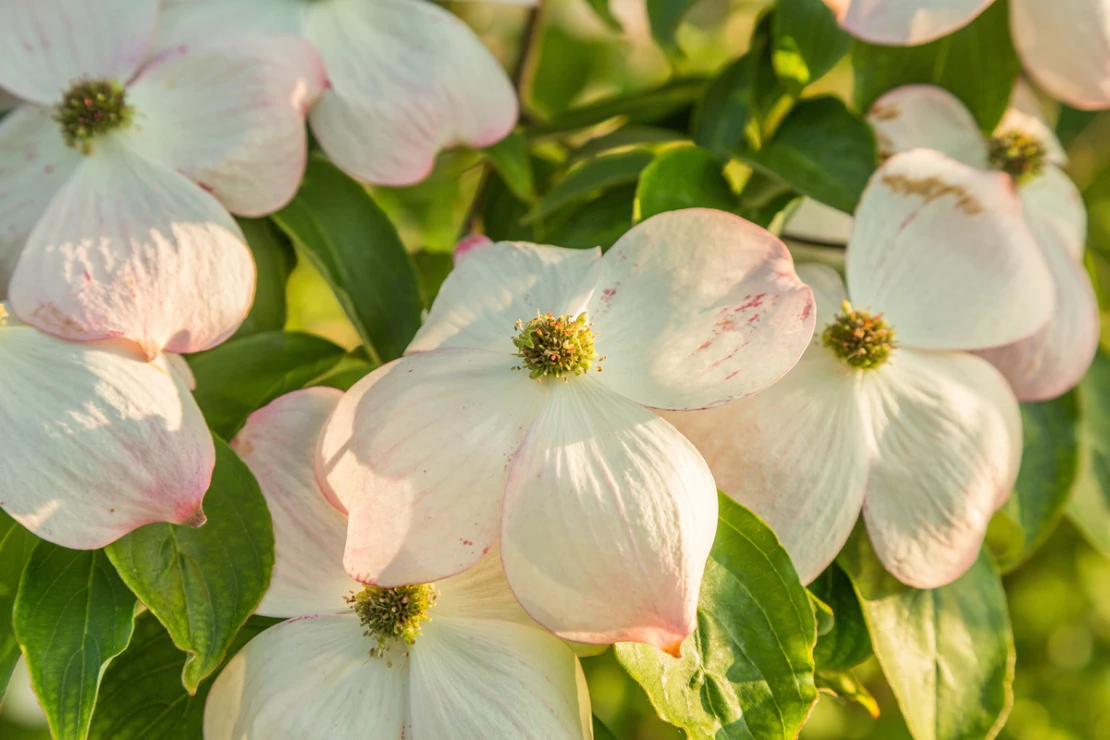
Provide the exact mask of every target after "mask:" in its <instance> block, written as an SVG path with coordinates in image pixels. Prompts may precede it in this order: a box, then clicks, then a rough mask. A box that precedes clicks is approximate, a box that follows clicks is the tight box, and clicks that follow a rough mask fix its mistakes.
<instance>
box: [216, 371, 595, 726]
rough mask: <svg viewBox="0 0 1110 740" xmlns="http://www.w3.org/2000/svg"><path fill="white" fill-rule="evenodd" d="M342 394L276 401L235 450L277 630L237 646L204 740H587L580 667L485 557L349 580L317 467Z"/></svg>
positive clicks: (343, 525)
mask: <svg viewBox="0 0 1110 740" xmlns="http://www.w3.org/2000/svg"><path fill="white" fill-rule="evenodd" d="M341 395H342V394H341V393H340V392H339V391H336V390H333V389H331V388H311V389H307V390H302V391H295V392H293V393H290V394H288V395H286V396H282V397H281V398H279V399H277V400H276V401H274V402H273V403H271V404H270V405H268V406H266V407H265V408H262V409H260V410H259V411H256V412H255V413H254V414H252V415H251V417H250V418H249V419H248V420H247V423H246V425H245V426H244V427H243V429H242V431H240V432H239V434H238V435H237V436H236V438H235V440H234V441H233V442H232V446H233V447H234V448H235V449H236V450H237V451H238V452H239V454H240V456H241V457H242V459H243V461H244V462H245V463H246V464H247V465H248V466H249V467H250V469H251V470H252V471H253V472H254V474H255V476H256V477H257V479H258V482H259V485H260V486H261V488H262V494H263V495H264V496H265V497H266V503H267V505H268V507H269V509H270V514H271V516H272V518H273V523H274V551H275V552H274V555H275V562H274V572H273V577H272V580H271V582H270V587H269V590H268V591H267V592H266V595H265V597H264V598H263V601H262V604H261V605H260V606H259V612H260V613H262V614H267V615H270V616H276V617H283V618H287V621H285V622H283V623H282V624H280V625H277V626H276V627H273V628H271V629H269V630H267V631H265V632H263V633H262V634H260V635H259V636H257V637H255V638H254V639H253V640H251V641H250V642H249V643H247V645H246V647H244V648H243V649H242V650H241V651H240V652H239V653H238V654H237V655H236V656H235V657H233V658H232V659H231V660H230V661H229V662H228V664H227V666H226V667H225V668H224V669H223V671H222V672H221V673H220V675H219V677H218V678H217V679H216V681H215V682H214V683H213V684H212V688H211V690H210V692H209V694H208V698H207V701H206V704H205V711H204V736H205V738H207V740H228V739H229V738H241V737H318V736H320V735H321V734H323V735H326V736H327V737H337V738H347V737H372V738H379V737H382V738H384V737H394V738H395V737H404V738H412V739H413V740H440V739H441V738H454V737H475V738H477V737H490V738H511V737H544V738H552V740H583V738H586V737H590V736H591V735H590V721H591V720H590V717H591V715H590V706H589V695H588V693H587V692H586V688H585V680H584V677H583V675H582V669H581V666H580V665H579V664H578V659H577V658H576V657H575V655H574V653H573V652H572V651H571V649H570V648H569V647H567V645H566V644H565V643H563V642H562V641H561V640H559V639H558V638H557V637H555V636H553V635H551V634H550V633H549V632H547V631H546V630H544V629H543V628H541V627H540V626H539V625H537V624H536V623H535V622H533V621H532V620H531V619H530V618H529V617H528V615H526V614H525V613H524V611H523V610H522V609H521V608H520V605H519V604H517V603H516V601H515V600H514V598H513V595H512V592H511V591H510V590H509V587H508V585H507V584H506V582H505V575H504V573H503V572H502V570H501V565H500V560H499V557H498V552H497V551H496V549H492V550H491V551H490V552H488V553H487V554H486V555H485V556H484V557H483V558H482V559H481V560H480V561H479V562H478V563H477V564H476V565H475V566H474V567H472V568H470V569H469V570H467V571H466V572H464V573H460V574H458V575H455V576H453V577H450V578H446V579H444V580H442V581H438V582H436V583H435V584H434V585H399V586H392V587H379V586H373V585H370V586H363V585H362V584H359V583H356V582H354V581H352V580H351V578H350V577H349V576H348V575H347V574H346V573H345V572H344V569H343V542H344V539H345V538H346V536H347V531H348V528H349V526H350V523H349V522H348V520H347V516H346V515H345V514H343V513H342V512H340V511H339V510H337V509H335V508H334V507H333V506H332V505H331V504H330V503H329V502H328V501H327V500H326V499H325V497H324V495H323V493H322V492H321V490H320V489H319V487H318V486H317V484H316V476H315V472H314V470H313V455H314V449H315V446H316V439H317V437H318V436H319V434H320V431H321V429H322V428H323V426H324V424H325V422H326V421H327V419H328V416H329V414H331V412H332V411H333V410H334V409H335V407H336V405H337V404H338V403H339V400H340V398H341ZM352 591H354V593H353V595H352V593H351V592H352Z"/></svg>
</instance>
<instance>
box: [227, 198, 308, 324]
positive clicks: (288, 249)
mask: <svg viewBox="0 0 1110 740" xmlns="http://www.w3.org/2000/svg"><path fill="white" fill-rule="evenodd" d="M236 221H238V222H239V228H241V229H242V230H243V236H245V237H246V238H247V244H248V245H249V246H250V248H251V254H252V255H253V256H254V264H255V267H256V268H257V270H258V279H257V281H256V283H255V290H254V302H253V303H252V304H251V310H250V313H249V314H247V318H246V319H245V320H244V321H243V324H242V325H241V326H240V327H239V329H238V330H237V331H236V332H235V336H236V337H245V336H247V335H249V334H257V333H258V332H260V331H280V330H281V329H284V328H285V318H286V310H285V308H286V307H285V284H286V283H287V282H289V275H290V273H292V272H293V268H294V267H296V265H297V255H296V252H294V250H293V246H292V245H291V244H290V243H289V240H288V239H287V238H286V237H285V235H284V234H282V233H281V231H280V230H279V229H278V228H277V227H276V226H275V225H274V223H273V221H271V220H270V219H268V218H238V219H236Z"/></svg>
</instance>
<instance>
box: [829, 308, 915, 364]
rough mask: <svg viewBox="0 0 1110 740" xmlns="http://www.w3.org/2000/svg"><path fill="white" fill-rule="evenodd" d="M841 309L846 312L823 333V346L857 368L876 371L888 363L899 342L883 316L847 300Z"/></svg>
mask: <svg viewBox="0 0 1110 740" xmlns="http://www.w3.org/2000/svg"><path fill="white" fill-rule="evenodd" d="M840 309H841V311H842V312H843V313H841V314H839V315H838V316H837V317H836V320H834V321H833V322H832V323H831V324H829V325H828V326H826V327H825V332H824V334H822V335H821V340H822V342H823V343H824V345H825V346H826V347H828V348H829V349H831V350H832V351H833V354H835V355H836V356H837V357H839V358H840V359H842V360H844V361H845V362H847V363H848V364H849V365H851V366H852V367H854V368H856V369H858V370H874V369H875V368H877V367H879V366H880V365H882V364H883V363H884V362H886V361H887V359H888V358H889V357H890V353H891V352H893V351H894V349H895V348H896V347H897V346H898V345H897V344H896V343H895V341H894V330H893V329H891V328H890V327H889V326H888V325H887V323H886V322H885V321H884V320H883V315H882V314H877V315H875V316H872V315H871V314H870V313H868V312H867V311H858V310H856V309H853V308H852V304H850V303H848V301H844V302H843V303H841V304H840Z"/></svg>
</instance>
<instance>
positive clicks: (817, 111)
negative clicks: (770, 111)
mask: <svg viewBox="0 0 1110 740" xmlns="http://www.w3.org/2000/svg"><path fill="white" fill-rule="evenodd" d="M745 159H746V161H748V162H749V163H750V164H752V166H754V167H757V168H759V169H762V170H764V171H766V172H768V173H770V174H773V175H775V176H777V177H779V178H781V179H782V180H783V181H785V182H786V183H787V184H789V185H790V186H791V187H792V188H794V189H795V190H797V191H798V192H799V193H802V194H803V195H808V196H809V197H811V198H813V199H815V200H819V201H821V202H822V203H826V204H828V205H830V206H832V207H833V208H839V209H840V210H842V211H846V212H848V213H851V212H853V211H854V210H855V208H856V204H857V203H859V198H860V194H861V193H863V189H864V187H865V186H866V185H867V180H868V178H870V177H871V173H873V172H874V171H875V168H876V167H877V166H878V155H877V153H876V150H875V136H874V134H873V133H872V131H871V127H870V126H868V125H867V124H866V123H865V122H864V121H863V120H862V119H861V118H860V117H859V116H857V115H855V114H854V113H851V112H850V111H849V110H848V109H847V108H846V107H845V106H844V103H843V102H842V101H841V100H840V99H838V98H834V97H818V98H809V99H807V100H804V101H802V102H801V103H799V104H798V105H797V106H796V107H795V108H794V110H792V111H791V112H790V114H789V115H788V116H787V117H786V119H785V120H784V121H783V122H782V125H781V126H779V128H778V131H776V132H775V135H774V137H773V138H772V139H771V140H770V141H769V142H768V143H767V144H765V145H764V146H763V148H761V149H759V150H758V151H754V152H750V153H748V154H747V155H746V156H745Z"/></svg>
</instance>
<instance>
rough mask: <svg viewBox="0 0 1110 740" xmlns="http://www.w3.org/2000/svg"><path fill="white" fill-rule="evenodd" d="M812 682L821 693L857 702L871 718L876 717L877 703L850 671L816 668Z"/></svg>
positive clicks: (877, 712) (877, 713) (877, 711)
mask: <svg viewBox="0 0 1110 740" xmlns="http://www.w3.org/2000/svg"><path fill="white" fill-rule="evenodd" d="M813 682H814V683H815V684H816V685H817V689H818V690H819V691H821V692H822V693H825V694H830V695H832V696H835V697H836V698H837V699H840V700H841V701H847V702H851V703H853V704H859V705H860V706H861V707H863V708H864V709H865V710H867V713H868V714H870V715H871V717H872V718H876V719H877V718H878V716H879V703H878V702H877V701H875V697H873V696H871V692H870V691H868V690H867V687H866V686H864V685H863V684H862V683H861V682H860V680H859V679H858V678H856V674H854V673H852V672H851V671H822V670H818V671H817V675H815V676H814V677H813Z"/></svg>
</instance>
